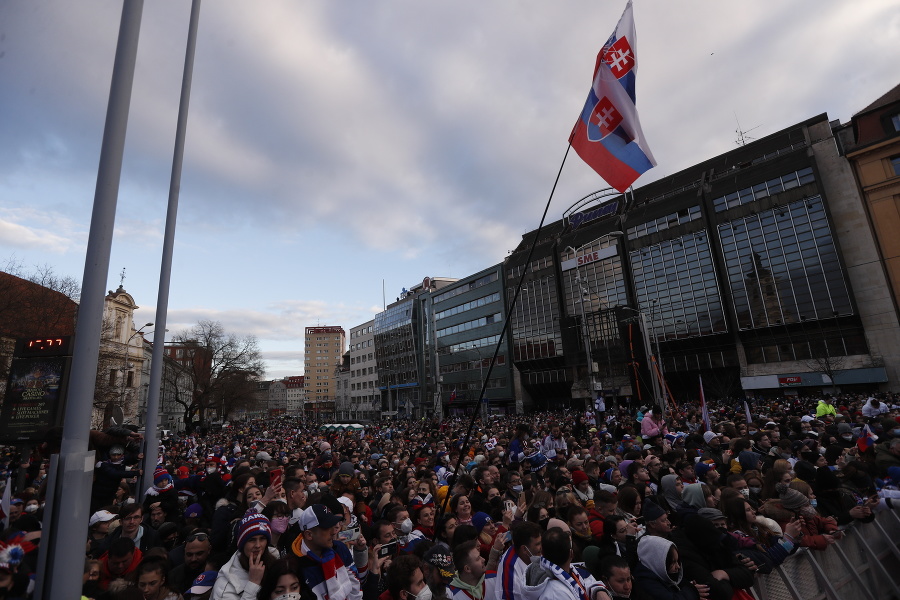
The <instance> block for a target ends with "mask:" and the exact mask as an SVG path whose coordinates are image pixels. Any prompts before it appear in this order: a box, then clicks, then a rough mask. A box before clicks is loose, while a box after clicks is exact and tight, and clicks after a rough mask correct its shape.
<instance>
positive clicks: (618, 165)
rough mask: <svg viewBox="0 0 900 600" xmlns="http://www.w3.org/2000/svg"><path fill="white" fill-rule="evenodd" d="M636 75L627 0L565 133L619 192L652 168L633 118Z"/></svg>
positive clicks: (652, 160)
mask: <svg viewBox="0 0 900 600" xmlns="http://www.w3.org/2000/svg"><path fill="white" fill-rule="evenodd" d="M636 75H637V34H636V33H635V29H634V17H633V15H632V8H631V0H628V4H627V5H626V6H625V12H623V13H622V17H621V18H620V19H619V23H618V25H616V29H615V31H613V34H612V35H611V36H609V39H608V40H606V43H605V44H603V48H601V49H600V53H599V54H597V63H596V65H595V66H594V82H593V85H592V86H591V90H590V92H588V97H587V101H585V103H584V109H582V111H581V115H580V116H579V117H578V121H577V122H576V123H575V128H574V129H573V130H572V134H571V136H570V137H569V143H570V144H571V145H572V147H573V148H574V149H575V152H577V153H578V156H580V157H581V159H582V160H583V161H584V162H586V163H587V164H588V165H589V166H590V167H591V168H592V169H594V170H595V171H597V173H598V174H599V175H600V177H602V178H603V179H605V180H606V182H607V183H609V185H611V186H612V187H614V188H615V189H617V190H619V191H620V192H624V191H625V190H627V189H628V186H630V185H631V184H632V183H634V181H635V180H636V179H637V178H638V177H640V176H641V174H642V173H644V172H645V171H647V170H649V169H651V168H652V167H654V166H656V159H655V158H653V154H651V153H650V147H649V146H648V145H647V140H645V139H644V133H643V131H641V122H640V120H639V119H638V113H637V106H636V101H635V76H636Z"/></svg>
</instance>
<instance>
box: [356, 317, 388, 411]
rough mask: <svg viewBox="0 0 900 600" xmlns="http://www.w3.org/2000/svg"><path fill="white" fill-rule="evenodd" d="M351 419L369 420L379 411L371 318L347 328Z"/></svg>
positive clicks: (373, 322)
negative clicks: (348, 329)
mask: <svg viewBox="0 0 900 600" xmlns="http://www.w3.org/2000/svg"><path fill="white" fill-rule="evenodd" d="M349 352H350V416H349V419H350V420H351V421H370V420H372V419H375V418H377V416H378V413H380V412H381V394H379V393H378V372H377V366H378V363H377V362H376V360H375V321H374V320H372V321H367V322H365V323H363V324H361V325H357V326H356V327H352V328H351V329H350V342H349Z"/></svg>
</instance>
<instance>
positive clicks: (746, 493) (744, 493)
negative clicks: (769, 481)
mask: <svg viewBox="0 0 900 600" xmlns="http://www.w3.org/2000/svg"><path fill="white" fill-rule="evenodd" d="M739 491H740V492H741V495H742V496H743V497H744V498H749V497H750V488H743V489H741V490H739Z"/></svg>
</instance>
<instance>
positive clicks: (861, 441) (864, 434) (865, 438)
mask: <svg viewBox="0 0 900 600" xmlns="http://www.w3.org/2000/svg"><path fill="white" fill-rule="evenodd" d="M877 441H878V436H877V435H875V434H874V433H873V432H872V430H871V429H870V428H869V426H868V425H863V428H862V431H860V432H859V438H857V440H856V447H857V448H859V451H860V452H865V451H866V450H868V449H869V448H871V447H872V446H874V445H875V442H877ZM3 497H4V498H6V496H5V495H4V496H3Z"/></svg>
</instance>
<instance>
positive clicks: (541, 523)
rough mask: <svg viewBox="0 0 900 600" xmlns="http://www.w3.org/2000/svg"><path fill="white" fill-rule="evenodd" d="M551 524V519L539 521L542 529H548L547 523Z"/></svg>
mask: <svg viewBox="0 0 900 600" xmlns="http://www.w3.org/2000/svg"><path fill="white" fill-rule="evenodd" d="M549 522H550V517H547V518H546V519H538V525H540V526H541V529H547V523H549Z"/></svg>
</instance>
